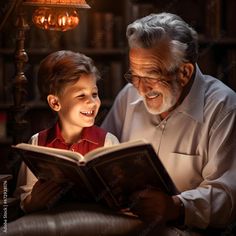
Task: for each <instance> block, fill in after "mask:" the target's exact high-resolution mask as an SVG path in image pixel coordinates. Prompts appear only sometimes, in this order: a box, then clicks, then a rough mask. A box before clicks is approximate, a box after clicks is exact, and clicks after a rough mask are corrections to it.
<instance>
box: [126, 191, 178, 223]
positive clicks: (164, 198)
mask: <svg viewBox="0 0 236 236" xmlns="http://www.w3.org/2000/svg"><path fill="white" fill-rule="evenodd" d="M131 200H132V203H131V207H130V210H131V212H133V213H134V214H136V215H138V216H139V217H140V218H141V219H142V220H143V221H145V222H146V223H150V222H155V223H156V224H165V223H166V222H168V221H176V220H178V218H179V216H180V210H181V200H180V199H179V198H178V197H177V196H168V195H166V194H165V193H163V192H161V191H159V190H156V189H152V188H151V189H146V190H143V191H140V192H136V193H135V194H134V195H132V198H131Z"/></svg>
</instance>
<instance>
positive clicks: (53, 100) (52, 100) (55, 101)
mask: <svg viewBox="0 0 236 236" xmlns="http://www.w3.org/2000/svg"><path fill="white" fill-rule="evenodd" d="M47 101H48V105H49V106H50V107H51V109H52V110H54V111H59V110H60V109H61V104H60V102H59V98H58V97H57V96H55V95H52V94H49V95H48V96H47Z"/></svg>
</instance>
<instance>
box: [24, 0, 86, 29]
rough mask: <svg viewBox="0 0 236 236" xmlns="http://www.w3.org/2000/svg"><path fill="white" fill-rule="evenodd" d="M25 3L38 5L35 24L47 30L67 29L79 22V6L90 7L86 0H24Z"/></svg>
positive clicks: (34, 17) (33, 18) (34, 19)
mask: <svg viewBox="0 0 236 236" xmlns="http://www.w3.org/2000/svg"><path fill="white" fill-rule="evenodd" d="M23 4H24V5H28V6H33V7H37V8H36V10H35V11H34V13H33V17H32V20H33V22H34V24H35V25H36V26H37V27H39V28H41V29H45V30H57V31H67V30H70V29H73V28H75V27H76V26H77V25H78V24H79V15H78V9H79V8H90V6H89V5H88V4H87V3H86V1H85V0H24V2H23Z"/></svg>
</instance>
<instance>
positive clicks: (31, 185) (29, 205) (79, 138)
mask: <svg viewBox="0 0 236 236" xmlns="http://www.w3.org/2000/svg"><path fill="white" fill-rule="evenodd" d="M99 78H100V76H99V73H98V70H97V68H96V67H95V66H94V64H93V61H92V59H91V58H89V57H87V56H85V55H83V54H81V53H75V52H71V51H57V52H54V53H52V54H50V55H49V56H47V57H46V58H45V59H44V60H43V61H42V62H41V64H40V68H39V71H38V87H39V91H40V93H41V96H42V99H44V100H46V101H47V102H48V105H49V106H50V108H51V109H52V110H53V111H55V112H56V113H57V115H58V121H57V122H56V124H55V125H54V126H53V127H51V128H49V129H46V130H43V131H41V132H39V133H37V134H35V135H33V136H32V138H31V140H30V142H31V143H32V144H34V145H41V146H47V147H53V148H61V149H68V150H72V151H75V152H79V153H81V154H83V155H84V154H85V153H87V152H89V151H91V150H93V149H95V148H98V147H101V146H110V145H113V144H117V143H118V140H117V138H116V137H115V136H113V135H112V134H111V133H108V132H106V131H105V130H103V129H101V128H99V127H96V126H95V125H94V121H95V117H96V115H97V113H98V109H99V107H100V104H101V102H100V99H99V97H98V88H97V86H96V82H97V80H98V79H99ZM18 186H20V187H19V190H18V193H20V198H21V207H22V209H23V210H24V211H25V212H32V211H36V210H40V209H43V208H45V207H46V206H48V205H50V201H51V199H53V198H55V196H56V195H57V194H60V191H61V186H60V185H58V184H57V183H55V182H53V180H49V181H41V180H37V179H36V177H35V176H34V175H33V174H32V172H31V171H30V170H29V169H28V168H27V167H26V166H25V165H24V163H23V164H22V166H21V169H20V173H19V178H18Z"/></svg>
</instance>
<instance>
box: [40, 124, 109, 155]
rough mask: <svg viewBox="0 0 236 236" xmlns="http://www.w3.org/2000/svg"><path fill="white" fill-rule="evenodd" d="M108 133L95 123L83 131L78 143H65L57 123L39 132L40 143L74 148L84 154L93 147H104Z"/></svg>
mask: <svg viewBox="0 0 236 236" xmlns="http://www.w3.org/2000/svg"><path fill="white" fill-rule="evenodd" d="M106 134H107V132H106V131H105V130H104V129H102V128H99V127H97V126H95V125H94V126H91V127H85V128H83V131H82V133H81V139H80V140H79V141H78V142H77V143H74V144H72V145H71V144H67V143H65V141H64V139H63V137H62V136H61V130H60V127H59V124H58V123H56V125H55V126H53V127H52V128H50V129H46V130H43V131H41V132H39V135H38V145H39V146H46V147H53V148H60V149H67V150H72V151H75V152H79V153H81V154H82V155H84V154H86V153H87V152H89V151H91V150H93V149H96V148H98V147H103V146H104V142H105V138H106Z"/></svg>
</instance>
